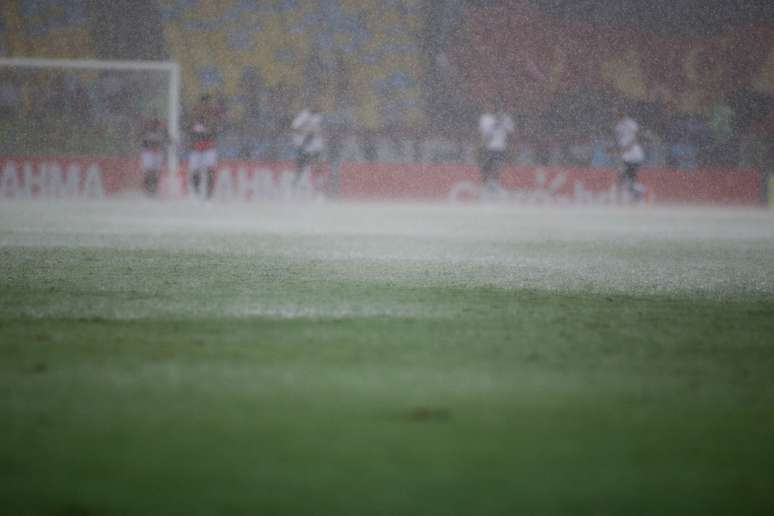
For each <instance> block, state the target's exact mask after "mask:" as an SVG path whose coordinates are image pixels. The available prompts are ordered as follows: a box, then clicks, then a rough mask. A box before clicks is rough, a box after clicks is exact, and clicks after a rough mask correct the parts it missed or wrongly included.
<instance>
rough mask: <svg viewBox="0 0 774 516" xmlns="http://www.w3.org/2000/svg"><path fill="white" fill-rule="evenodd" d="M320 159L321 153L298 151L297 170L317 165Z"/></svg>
mask: <svg viewBox="0 0 774 516" xmlns="http://www.w3.org/2000/svg"><path fill="white" fill-rule="evenodd" d="M319 159H320V153H319V152H306V151H303V150H300V151H298V154H296V170H299V171H300V170H303V169H304V168H306V166H307V165H310V164H312V163H315V162H316V161H317V160H319Z"/></svg>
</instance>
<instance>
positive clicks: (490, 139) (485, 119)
mask: <svg viewBox="0 0 774 516" xmlns="http://www.w3.org/2000/svg"><path fill="white" fill-rule="evenodd" d="M478 130H479V133H480V134H481V148H480V150H479V168H480V170H481V183H482V184H483V187H484V193H485V194H486V195H492V194H496V193H497V192H498V191H499V190H500V169H501V168H502V166H503V164H504V163H505V161H506V159H507V157H508V136H509V135H510V134H511V133H513V130H514V126H513V119H512V118H511V116H510V115H508V114H507V113H504V112H503V111H502V109H495V106H494V105H493V103H491V102H490V103H489V104H488V105H487V109H486V110H485V112H484V114H482V115H481V118H480V119H479V122H478Z"/></svg>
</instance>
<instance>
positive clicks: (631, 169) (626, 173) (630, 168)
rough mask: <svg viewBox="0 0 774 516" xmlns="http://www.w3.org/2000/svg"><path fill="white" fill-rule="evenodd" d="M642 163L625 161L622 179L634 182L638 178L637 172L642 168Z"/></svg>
mask: <svg viewBox="0 0 774 516" xmlns="http://www.w3.org/2000/svg"><path fill="white" fill-rule="evenodd" d="M641 165H642V164H641V163H632V162H626V161H624V168H623V171H622V172H621V179H623V180H626V181H631V182H634V181H636V180H637V172H639V170H640V166H641Z"/></svg>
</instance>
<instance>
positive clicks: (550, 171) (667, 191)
mask: <svg viewBox="0 0 774 516" xmlns="http://www.w3.org/2000/svg"><path fill="white" fill-rule="evenodd" d="M331 178H332V175H331V174H330V173H329V171H328V170H327V167H322V168H320V169H316V170H314V171H313V172H312V173H311V174H308V175H304V176H302V177H300V178H296V177H295V173H294V172H293V163H290V162H273V163H264V162H250V161H239V160H224V161H222V162H221V163H220V165H219V166H218V170H217V174H216V178H215V188H214V193H213V198H214V199H215V200H219V201H245V202H249V201H261V200H282V199H289V198H295V199H299V198H311V197H316V196H319V195H320V194H321V193H322V192H327V193H329V192H331V191H333V190H335V191H336V194H335V195H336V197H337V198H339V199H345V200H346V199H351V200H427V201H451V202H464V201H469V200H475V199H478V198H479V196H480V180H479V174H478V169H477V168H476V167H475V166H474V165H457V164H438V165H423V164H396V163H392V164H388V163H354V162H349V163H343V164H342V165H341V166H340V168H339V170H338V174H337V179H336V185H332V184H331ZM616 180H617V173H616V171H614V170H609V169H584V168H565V167H534V166H514V167H509V168H506V169H504V170H503V172H502V176H501V185H502V191H501V192H500V193H499V196H500V198H501V199H502V200H506V201H507V200H509V201H512V202H522V203H557V204H611V203H616V202H619V201H620V198H619V195H618V192H617V190H616ZM639 181H640V183H641V185H642V186H643V188H644V190H645V192H646V199H647V200H648V201H649V202H656V203H674V204H677V203H688V204H731V205H758V204H760V203H761V202H762V201H761V199H762V198H763V190H762V189H763V188H764V181H762V179H761V177H760V174H759V173H757V172H754V171H746V170H711V171H690V172H688V171H675V170H653V169H646V170H643V171H642V172H641V173H640V175H639ZM140 183H141V177H140V171H139V168H138V164H137V162H136V161H135V160H130V159H119V158H68V157H62V158H0V200H2V199H35V198H42V199H55V198H83V199H95V198H102V197H106V196H111V195H115V194H119V193H122V192H127V191H139V190H140ZM188 191H189V189H188V187H187V172H186V171H185V168H184V167H183V168H182V169H181V171H180V172H179V174H178V176H177V177H176V178H171V177H169V176H168V175H165V177H163V178H162V181H161V189H160V196H161V197H162V198H165V199H175V198H181V197H184V196H186V195H188Z"/></svg>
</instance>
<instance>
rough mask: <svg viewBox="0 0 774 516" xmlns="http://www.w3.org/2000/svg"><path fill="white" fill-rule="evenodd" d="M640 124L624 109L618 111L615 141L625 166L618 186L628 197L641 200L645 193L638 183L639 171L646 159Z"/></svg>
mask: <svg viewBox="0 0 774 516" xmlns="http://www.w3.org/2000/svg"><path fill="white" fill-rule="evenodd" d="M639 132H640V126H639V124H638V123H637V122H635V121H634V119H632V118H631V117H630V116H628V115H627V114H626V112H625V111H624V110H622V109H621V110H619V111H618V122H617V123H616V125H615V141H616V143H617V144H618V151H619V152H620V156H621V161H622V162H623V167H622V169H621V171H620V172H619V175H618V188H619V190H621V191H622V192H624V194H625V195H627V196H628V198H630V199H632V200H634V201H639V200H640V199H641V198H642V195H643V189H642V186H641V185H639V184H638V183H637V172H639V170H640V167H641V166H642V162H643V161H645V151H643V149H642V145H640V143H639V140H638V134H639Z"/></svg>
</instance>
